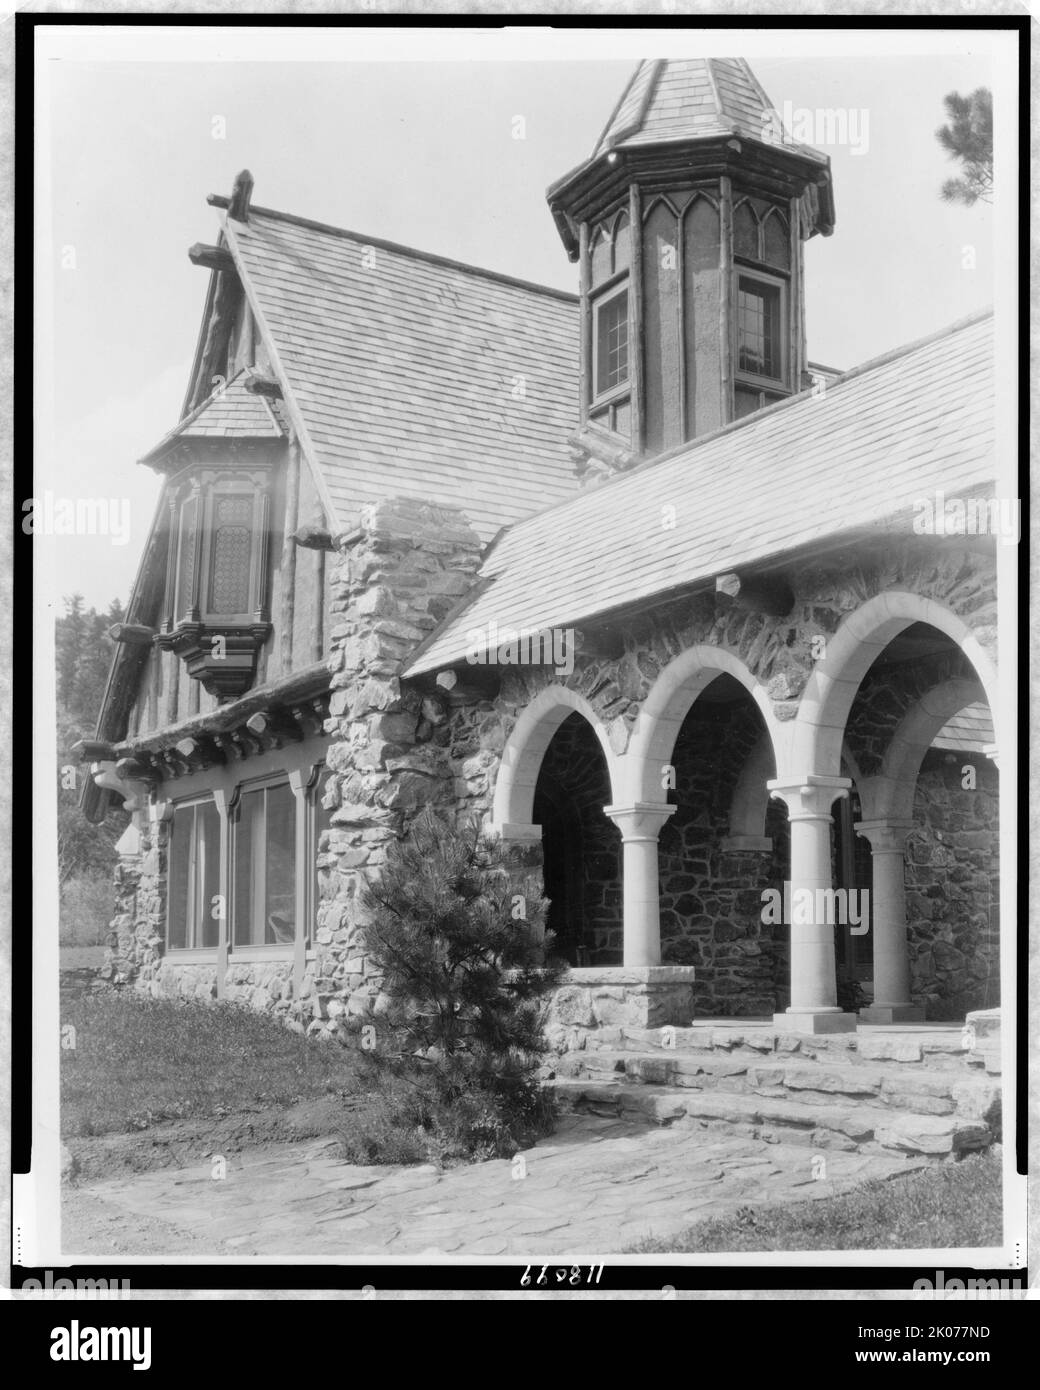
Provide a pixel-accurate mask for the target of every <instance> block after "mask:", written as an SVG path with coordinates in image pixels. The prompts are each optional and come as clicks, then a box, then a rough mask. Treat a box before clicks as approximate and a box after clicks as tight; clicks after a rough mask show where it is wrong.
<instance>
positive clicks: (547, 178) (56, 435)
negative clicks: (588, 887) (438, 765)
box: [34, 26, 1017, 607]
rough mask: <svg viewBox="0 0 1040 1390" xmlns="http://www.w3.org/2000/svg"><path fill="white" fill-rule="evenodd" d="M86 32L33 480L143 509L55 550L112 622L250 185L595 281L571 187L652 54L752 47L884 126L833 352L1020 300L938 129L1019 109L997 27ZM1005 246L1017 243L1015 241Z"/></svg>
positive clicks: (834, 361)
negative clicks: (212, 284) (988, 97)
mask: <svg viewBox="0 0 1040 1390" xmlns="http://www.w3.org/2000/svg"><path fill="white" fill-rule="evenodd" d="M64 32H69V33H71V34H72V36H73V38H72V40H71V41H70V42H67V43H65V44H64V45H62V44H61V43H60V42H59V37H60V35H59V37H53V38H52V41H53V42H54V43H55V45H56V48H57V49H58V50H59V51H58V52H57V53H55V54H51V55H48V56H44V55H40V59H39V68H38V71H40V74H41V75H40V78H39V80H38V94H39V104H38V116H37V159H38V184H37V190H38V192H37V215H38V222H37V238H36V241H37V254H38V272H37V273H38V279H37V285H38V299H37V306H38V307H37V374H38V381H39V395H38V399H37V469H36V479H35V484H34V486H35V491H36V496H37V515H39V509H40V505H41V503H40V500H39V499H40V497H41V496H42V495H43V494H44V493H45V492H46V491H48V490H50V491H51V492H52V493H53V495H54V497H55V498H62V497H70V498H76V497H80V496H89V497H97V498H113V499H119V500H120V502H121V503H122V500H123V499H125V500H126V502H127V503H128V508H129V510H128V512H127V516H128V517H129V528H128V531H127V532H126V533H125V535H126V541H125V543H124V544H114V543H113V540H114V539H115V538H114V537H113V536H111V535H94V536H83V537H62V538H61V544H60V545H59V546H53V548H52V551H51V561H50V563H51V565H52V569H53V573H52V578H53V584H54V593H55V594H57V595H64V594H68V593H72V592H74V591H77V592H79V593H81V594H83V595H84V598H85V600H86V603H87V605H88V606H91V605H93V606H97V607H107V605H108V603H109V602H110V600H112V599H113V598H117V597H118V598H120V599H122V600H123V601H124V602H125V601H126V599H127V598H128V596H129V592H130V589H131V586H132V583H133V578H134V574H135V572H136V569H137V564H138V561H139V558H140V554H141V550H142V548H143V545H144V542H145V539H146V536H147V531H148V528H149V526H150V524H151V519H152V515H153V513H154V508H155V502H156V499H157V497H158V490H159V486H158V483H159V480H158V478H157V476H156V475H155V474H153V473H152V472H151V471H150V470H148V469H147V468H144V467H141V466H139V465H138V464H137V462H136V460H137V459H138V458H139V457H140V455H141V454H143V453H144V452H145V451H146V450H147V449H149V448H150V447H151V446H152V445H154V444H155V443H156V442H157V441H158V440H159V439H160V438H161V437H162V436H163V435H164V434H165V433H166V432H167V431H168V430H169V429H171V428H172V427H173V426H174V425H175V424H176V423H177V420H178V418H179V415H180V410H181V405H182V402H183V397H184V393H185V390H186V387H187V380H188V374H189V370H190V367H191V360H192V356H193V354H194V350H195V344H196V339H197V335H198V330H199V324H200V319H201V315H202V310H203V302H204V298H205V293H206V287H207V279H208V273H207V272H205V271H203V270H201V269H197V268H196V267H194V266H192V265H191V263H190V262H189V260H188V256H187V251H188V247H189V246H190V245H191V244H192V243H194V242H198V241H202V242H214V241H215V240H216V239H217V234H218V226H219V224H218V215H217V212H216V210H215V209H213V208H210V207H208V206H207V204H206V201H205V200H206V195H207V194H208V193H229V192H230V189H231V184H232V180H233V178H234V176H235V174H236V172H237V171H238V170H240V169H243V168H247V167H248V168H249V169H250V170H251V171H252V173H253V176H254V179H255V189H254V193H253V201H254V202H255V203H257V204H259V205H262V206H264V207H271V208H276V209H279V210H282V211H287V212H292V213H294V214H297V215H299V216H304V217H309V218H313V219H316V220H318V221H323V222H329V223H332V224H334V225H336V226H341V227H346V228H348V229H350V230H352V231H356V232H360V233H362V234H364V235H367V236H372V237H382V238H386V239H389V240H392V241H398V242H402V243H405V244H407V245H411V246H415V247H418V248H420V249H423V250H428V251H433V252H438V253H440V254H442V255H446V256H449V257H452V258H454V259H456V260H461V261H466V262H470V263H472V264H475V265H479V266H486V267H488V268H490V269H494V270H498V271H502V272H506V273H508V274H512V275H516V276H519V277H521V278H523V279H527V280H533V281H537V282H541V283H544V284H547V285H553V286H556V287H558V288H561V289H566V290H571V291H575V290H576V289H577V268H576V267H575V266H574V265H572V264H571V263H570V262H569V261H568V260H567V257H566V254H565V252H564V249H563V246H562V243H561V242H560V240H559V236H558V234H557V232H556V229H555V227H554V224H553V221H552V218H551V216H550V214H549V212H548V209H547V206H546V203H545V189H546V187H547V186H548V185H549V184H550V183H551V182H553V181H554V180H555V179H557V178H558V177H559V176H560V175H561V174H562V173H565V172H566V171H567V170H569V169H570V168H572V167H573V166H574V165H576V164H578V163H580V162H581V161H582V160H583V159H585V158H586V157H587V156H588V155H589V154H590V153H591V151H592V148H593V145H594V143H595V140H596V138H597V136H598V135H599V133H600V130H601V129H602V127H603V125H604V124H605V122H606V120H607V117H608V116H609V114H610V112H611V110H612V108H613V106H614V103H615V102H616V100H617V98H618V96H619V95H620V92H621V90H622V88H623V86H624V84H625V82H626V81H627V79H628V77H629V75H630V74H631V72H632V70H633V67H634V65H635V63H636V61H637V60H638V59H639V58H640V57H643V56H673V55H674V56H685V55H686V54H693V53H696V52H699V51H714V52H716V53H722V54H725V53H730V52H732V53H741V54H745V55H746V56H748V58H749V61H750V62H751V65H752V67H753V69H754V71H755V73H756V75H757V76H758V78H759V80H760V82H761V83H762V85H763V86H764V88H765V90H766V92H767V94H768V95H769V97H770V98H771V100H772V102H773V105H774V106H775V107H776V108H777V109H778V110H779V111H781V112H783V111H784V110H785V103H790V109H791V110H794V109H795V108H804V109H807V110H809V111H814V110H815V109H817V108H838V107H841V108H844V109H846V110H847V111H849V112H850V114H851V113H855V119H856V121H857V122H858V124H857V126H856V127H855V129H856V130H857V133H858V135H859V145H860V149H859V152H857V150H856V148H855V147H854V146H853V145H852V144H851V142H850V144H847V145H840V144H830V145H821V146H820V147H821V148H823V149H824V150H825V152H826V153H827V154H829V155H830V157H831V161H832V171H833V180H834V193H835V203H836V208H837V222H836V228H835V232H834V234H833V236H831V237H828V238H824V237H815V238H813V240H812V241H811V242H810V243H809V244H808V246H807V247H806V282H807V284H806V296H807V332H808V344H809V356H810V359H811V360H813V361H816V362H820V363H824V364H826V365H828V366H834V367H838V368H848V367H852V366H854V365H856V364H858V363H860V362H863V361H865V360H867V359H869V358H871V357H873V356H876V355H878V354H880V353H883V352H886V351H888V350H890V349H892V348H894V347H898V346H899V345H901V344H903V343H907V342H910V341H913V340H914V339H916V338H919V337H922V336H924V335H926V334H928V333H931V332H934V331H935V330H938V329H941V328H943V327H944V326H946V325H947V324H950V323H952V322H954V321H955V320H957V319H959V318H961V317H963V316H964V315H966V314H970V313H973V312H975V311H976V310H978V309H981V308H984V307H986V306H987V305H989V304H991V303H992V301H993V293H994V288H993V271H994V254H995V237H994V210H993V209H992V208H990V207H988V206H986V205H982V204H980V205H977V206H976V207H975V208H972V209H969V208H965V207H963V206H960V205H956V204H954V205H948V204H944V203H943V202H942V201H941V199H940V197H939V188H940V186H941V184H942V182H943V180H944V179H945V178H947V177H950V176H951V175H952V174H953V173H956V172H957V170H956V168H955V167H954V166H953V165H952V164H951V162H950V161H949V159H948V157H947V156H946V155H945V153H944V152H943V150H942V149H941V148H940V146H939V144H938V142H937V141H936V139H935V130H936V128H937V127H938V126H939V125H941V124H942V123H943V120H944V112H943V97H944V96H945V94H946V93H948V92H950V91H954V90H956V91H960V92H970V91H972V90H974V89H975V88H976V87H980V86H993V87H994V88H995V97H996V101H997V104H998V108H999V107H1000V104H1001V102H1002V100H1006V101H1007V103H1008V104H1011V105H1013V104H1014V101H1015V96H1014V93H1013V92H1011V93H1010V94H1009V93H1008V92H1007V88H1006V85H1004V84H1002V83H1000V82H994V69H993V67H992V54H991V52H990V49H989V44H988V40H987V39H986V37H985V36H979V37H978V39H977V40H976V37H975V36H973V35H969V34H962V35H960V36H959V37H958V38H957V41H956V42H952V41H951V42H946V41H942V42H941V39H942V36H941V35H938V34H931V33H930V34H927V35H925V36H923V37H921V38H920V39H918V40H917V42H916V43H914V42H911V40H910V39H909V38H907V39H903V34H904V31H900V32H899V33H897V34H896V35H895V40H893V39H892V38H891V37H889V38H887V39H886V40H885V42H884V43H882V42H881V40H880V39H879V38H878V37H877V36H875V35H869V36H862V35H860V36H857V35H855V34H851V33H848V32H843V33H840V34H839V33H833V34H829V35H826V36H824V38H823V39H822V40H821V38H820V36H819V35H815V36H814V35H813V34H810V33H809V32H806V33H804V34H799V33H798V32H797V31H784V33H783V42H780V35H779V34H772V35H770V34H768V33H766V32H765V31H760V30H759V31H747V32H746V33H740V32H738V31H733V30H729V31H726V32H725V33H722V34H720V33H717V32H716V33H714V34H710V33H709V34H708V35H707V37H706V38H705V36H704V35H703V34H702V35H700V36H699V35H698V34H697V33H696V32H694V31H687V32H684V33H683V34H682V35H680V36H678V38H676V39H674V41H671V40H670V41H668V42H666V41H665V40H666V38H667V36H666V35H662V34H661V33H660V32H658V33H656V34H654V35H653V36H651V37H652V42H648V40H647V37H646V36H642V37H641V36H640V35H639V34H638V33H631V32H630V33H627V34H625V33H621V34H620V35H616V36H615V39H614V42H613V43H608V44H606V45H599V46H598V49H599V51H594V52H592V53H591V56H590V50H597V45H596V44H586V45H584V46H582V45H580V44H577V43H575V42H574V40H573V36H574V35H575V33H576V31H568V33H567V35H566V39H567V41H566V42H563V41H558V40H560V36H559V35H549V36H548V37H547V38H543V39H542V44H543V48H542V49H539V46H538V42H537V41H536V40H535V38H534V36H531V35H525V36H524V42H522V43H521V41H520V40H519V39H517V38H516V37H515V36H514V37H512V38H511V37H510V35H509V34H493V35H490V36H488V38H487V41H486V42H484V43H483V44H482V46H481V47H480V51H479V53H475V54H473V55H470V54H469V53H468V52H467V53H466V56H465V60H460V54H461V53H463V52H464V49H463V45H462V44H461V43H460V42H459V41H458V39H457V37H456V41H455V42H454V43H452V42H450V41H449V40H450V38H451V35H450V31H449V33H448V35H445V32H444V31H437V32H435V33H434V32H431V33H430V35H428V36H427V37H426V41H425V42H423V41H422V38H421V36H418V42H416V38H417V31H411V37H412V43H411V46H410V47H409V48H407V53H406V56H405V57H402V56H401V55H402V52H403V51H404V50H401V49H400V45H397V47H395V44H394V43H393V42H390V41H389V40H388V41H387V42H386V44H385V45H383V46H382V47H381V46H379V45H378V44H374V43H373V39H372V31H369V33H368V34H367V35H364V36H360V35H357V34H350V33H347V34H344V32H343V31H340V32H339V33H338V34H336V35H335V36H333V37H334V40H335V41H332V40H330V41H329V42H327V43H325V44H322V43H321V42H320V35H317V36H315V35H314V31H310V35H311V37H312V43H311V46H310V48H309V49H308V50H307V52H306V55H305V56H306V60H303V56H301V55H302V49H301V52H300V53H299V54H298V53H297V52H295V51H294V49H295V41H296V40H297V39H298V37H299V35H298V34H296V35H287V36H285V37H284V39H281V40H280V38H279V36H278V35H277V34H274V35H272V34H271V32H270V31H267V32H266V39H265V44H264V46H263V47H262V48H261V49H260V50H252V49H250V50H248V52H249V55H250V56H244V54H245V50H246V46H244V45H242V44H241V43H240V42H239V39H238V35H237V34H234V33H231V32H230V31H223V32H221V31H219V30H217V31H211V32H209V33H208V34H207V33H203V34H202V37H201V40H200V42H199V43H198V44H197V45H196V46H195V47H194V48H190V47H189V49H188V50H187V56H185V53H184V52H183V51H182V50H181V49H180V48H177V47H176V46H175V45H174V43H173V42H172V41H170V40H168V41H166V42H164V40H163V34H162V31H155V30H139V31H137V33H136V34H135V35H134V36H133V41H132V42H131V43H127V44H123V45H120V43H118V42H117V41H116V39H117V38H118V35H116V36H115V37H114V38H113V39H111V41H110V42H109V43H108V50H109V51H104V50H105V44H104V43H103V42H100V41H99V37H98V35H97V33H96V32H95V33H94V34H92V35H90V36H89V42H90V43H92V44H94V45H95V47H97V46H99V43H100V47H101V49H102V51H101V52H100V53H99V54H94V53H91V52H90V51H89V44H88V42H87V39H84V40H83V41H82V42H79V43H77V42H76V41H75V32H76V31H75V29H74V26H73V27H71V28H70V30H69V31H64V30H61V31H60V33H64ZM80 33H82V31H80ZM184 33H185V31H178V35H177V36H176V37H177V38H178V40H179V41H180V42H182V43H183V36H184ZM362 38H363V39H364V42H362ZM698 39H700V46H698V42H697V41H698ZM290 40H292V41H290ZM315 40H316V41H315ZM900 40H902V43H901V47H902V50H903V51H898V50H899V48H900V42H899V41H900ZM821 44H822V48H821ZM942 46H945V47H946V48H947V49H949V50H951V51H947V52H938V51H933V50H938V49H939V48H940V47H942ZM915 47H916V48H917V49H922V48H923V49H924V51H916V52H912V51H910V50H911V49H912V48H915ZM886 49H887V50H888V51H883V50H886ZM842 50H843V51H842ZM952 50H959V51H952ZM257 52H259V53H260V54H261V56H262V60H258V58H257ZM171 58H172V59H173V61H171ZM316 58H317V59H322V60H321V61H315V59H316ZM330 58H334V59H335V61H328V59H330ZM1000 71H1002V70H1000ZM998 75H999V71H998ZM517 117H522V118H523V121H522V133H523V138H522V139H517V138H514V137H515V133H516V132H517V130H518V129H520V127H519V126H518V123H517V121H516V118H517ZM864 120H865V121H866V124H865V125H864ZM814 143H817V144H819V142H814ZM999 175H1000V165H999V164H998V180H999ZM1000 225H1001V226H1007V225H1009V224H1008V223H1007V222H1006V221H1005V222H1002V223H1001V224H1000ZM965 248H971V253H970V254H969V253H966V250H965ZM70 253H71V254H70ZM998 254H999V255H1001V256H1004V257H1010V256H1013V255H1015V254H1017V252H1016V249H1015V245H1014V242H1013V241H1009V240H1008V238H1007V236H1004V235H1002V236H1001V237H1000V240H999V243H998Z"/></svg>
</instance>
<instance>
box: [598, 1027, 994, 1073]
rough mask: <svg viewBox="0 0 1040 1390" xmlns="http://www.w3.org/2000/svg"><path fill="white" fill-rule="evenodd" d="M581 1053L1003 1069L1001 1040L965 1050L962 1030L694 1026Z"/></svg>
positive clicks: (604, 1039) (611, 1038)
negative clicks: (986, 1058) (987, 1058)
mask: <svg viewBox="0 0 1040 1390" xmlns="http://www.w3.org/2000/svg"><path fill="white" fill-rule="evenodd" d="M581 1042H582V1043H583V1044H584V1046H583V1047H581V1048H580V1049H578V1050H580V1051H585V1052H590V1053H591V1052H596V1051H602V1050H607V1051H632V1052H663V1053H673V1054H678V1053H697V1054H700V1053H711V1054H724V1055H727V1056H736V1057H747V1058H751V1057H756V1056H757V1057H759V1058H764V1057H768V1056H770V1055H776V1056H782V1057H789V1056H791V1055H794V1054H797V1055H799V1056H800V1057H806V1058H809V1059H813V1060H815V1059H817V1058H828V1059H831V1058H833V1059H835V1060H840V1061H841V1062H842V1063H845V1064H848V1065H857V1064H860V1063H869V1064H874V1063H878V1062H897V1063H900V1064H907V1065H912V1064H920V1065H925V1066H928V1067H930V1068H941V1067H949V1068H954V1069H958V1070H962V1069H963V1068H964V1067H965V1066H971V1065H976V1066H979V1065H982V1064H983V1055H984V1053H992V1054H996V1057H997V1067H998V1069H999V1035H998V1036H997V1037H996V1039H995V1044H994V1040H993V1039H992V1038H991V1037H986V1038H977V1039H976V1047H975V1049H974V1050H970V1049H968V1048H966V1047H965V1035H964V1032H963V1030H962V1029H959V1028H949V1027H947V1028H933V1029H929V1028H919V1029H915V1030H913V1031H909V1030H908V1031H905V1032H902V1031H901V1032H898V1033H896V1032H889V1031H886V1032H880V1031H879V1032H870V1031H867V1030H861V1031H859V1032H856V1033H831V1034H818V1035H801V1034H792V1033H780V1032H777V1031H776V1030H775V1029H773V1028H770V1027H768V1026H754V1027H747V1028H739V1027H738V1028H734V1027H730V1026H725V1027H719V1026H711V1025H705V1024H700V1025H698V1024H693V1025H691V1026H690V1027H686V1028H679V1027H676V1028H610V1029H607V1028H601V1029H597V1030H594V1031H590V1032H589V1033H588V1034H587V1035H586V1036H585V1037H584V1038H582V1039H581Z"/></svg>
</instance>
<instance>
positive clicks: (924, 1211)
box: [627, 1146, 1003, 1255]
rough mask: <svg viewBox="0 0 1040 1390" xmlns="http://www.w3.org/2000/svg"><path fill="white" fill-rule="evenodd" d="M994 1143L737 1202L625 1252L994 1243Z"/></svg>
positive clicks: (997, 1195)
mask: <svg viewBox="0 0 1040 1390" xmlns="http://www.w3.org/2000/svg"><path fill="white" fill-rule="evenodd" d="M1001 1191H1002V1187H1001V1171H1000V1150H999V1147H997V1146H995V1147H994V1148H993V1149H990V1150H989V1151H988V1152H986V1153H983V1154H970V1155H968V1156H967V1157H965V1158H963V1159H961V1161H960V1162H958V1163H950V1162H947V1163H943V1164H940V1165H937V1166H936V1167H934V1168H923V1169H920V1170H918V1171H917V1172H915V1173H910V1174H908V1175H907V1176H906V1177H898V1178H890V1179H876V1180H875V1181H873V1182H868V1183H864V1185H863V1186H862V1187H860V1188H857V1189H855V1190H854V1191H852V1192H849V1193H847V1194H845V1195H843V1196H839V1197H824V1198H819V1199H817V1200H816V1201H807V1202H795V1203H790V1204H786V1205H780V1204H773V1205H769V1204H765V1203H763V1204H762V1205H761V1206H746V1207H742V1208H740V1209H739V1210H738V1211H737V1212H736V1213H735V1214H734V1215H732V1216H719V1217H712V1218H710V1219H708V1220H706V1221H703V1222H700V1223H698V1224H697V1225H694V1226H690V1227H689V1228H688V1229H687V1230H685V1231H682V1232H681V1233H680V1234H679V1235H675V1236H669V1237H667V1238H666V1239H662V1240H658V1239H650V1240H645V1241H642V1242H640V1244H638V1245H634V1246H632V1247H631V1249H630V1250H629V1251H628V1252H627V1253H629V1254H637V1255H649V1254H667V1253H674V1254H689V1255H709V1254H721V1253H726V1254H730V1253H737V1252H742V1251H761V1250H906V1249H911V1250H912V1249H928V1248H930V1247H935V1248H938V1249H947V1248H951V1247H958V1246H963V1247H967V1248H971V1247H980V1246H989V1245H999V1244H1001V1241H1002V1231H1003V1214H1002V1208H1001Z"/></svg>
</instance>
